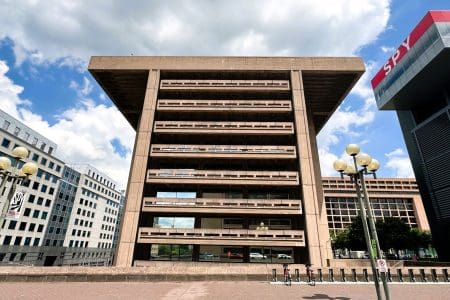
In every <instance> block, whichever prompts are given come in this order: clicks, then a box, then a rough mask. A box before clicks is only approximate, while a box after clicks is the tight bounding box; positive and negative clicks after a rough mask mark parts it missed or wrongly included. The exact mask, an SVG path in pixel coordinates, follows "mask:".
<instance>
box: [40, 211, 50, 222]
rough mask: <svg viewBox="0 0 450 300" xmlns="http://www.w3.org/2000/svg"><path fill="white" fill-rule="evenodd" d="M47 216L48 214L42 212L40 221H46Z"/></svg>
mask: <svg viewBox="0 0 450 300" xmlns="http://www.w3.org/2000/svg"><path fill="white" fill-rule="evenodd" d="M47 214H48V212H46V211H43V212H42V215H41V219H42V220H45V219H47Z"/></svg>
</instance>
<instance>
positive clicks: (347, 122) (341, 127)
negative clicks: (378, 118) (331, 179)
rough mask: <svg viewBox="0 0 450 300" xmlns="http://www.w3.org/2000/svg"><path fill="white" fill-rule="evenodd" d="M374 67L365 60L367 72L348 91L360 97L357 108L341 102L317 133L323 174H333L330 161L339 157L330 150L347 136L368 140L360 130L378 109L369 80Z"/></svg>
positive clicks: (359, 141)
mask: <svg viewBox="0 0 450 300" xmlns="http://www.w3.org/2000/svg"><path fill="white" fill-rule="evenodd" d="M373 70H374V64H373V63H368V64H366V73H364V75H363V76H362V77H361V79H360V80H359V81H358V83H357V84H356V86H355V87H354V88H353V90H352V92H351V93H352V94H354V95H356V96H357V97H358V98H359V99H360V100H361V105H360V108H358V109H354V110H351V108H348V107H347V108H346V107H342V106H340V107H339V108H338V109H337V110H336V112H335V113H334V114H333V115H332V116H331V118H330V119H329V120H328V122H327V123H326V124H325V126H324V127H323V128H322V130H321V131H320V133H319V135H318V137H317V141H318V148H319V157H320V168H321V172H322V175H323V176H334V175H336V171H335V170H334V169H333V167H332V164H333V161H334V160H335V159H337V158H338V157H337V156H336V155H335V154H334V153H333V151H332V148H333V146H335V145H337V144H339V143H340V142H341V141H342V140H344V139H349V138H351V139H352V142H353V143H357V144H359V145H362V144H366V143H368V142H369V141H368V140H367V137H365V136H362V135H361V133H360V132H361V131H363V130H362V128H363V127H365V126H368V125H370V124H372V122H373V121H374V119H375V114H376V112H377V108H376V105H375V98H374V96H373V91H372V88H371V87H370V83H369V79H370V78H371V75H372V73H373ZM341 158H344V159H345V156H341Z"/></svg>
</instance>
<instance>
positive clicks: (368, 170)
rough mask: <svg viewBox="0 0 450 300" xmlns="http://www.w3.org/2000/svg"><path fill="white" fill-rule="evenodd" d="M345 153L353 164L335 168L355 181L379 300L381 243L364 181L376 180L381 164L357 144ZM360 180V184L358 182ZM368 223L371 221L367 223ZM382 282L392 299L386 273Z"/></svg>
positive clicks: (340, 162) (342, 163)
mask: <svg viewBox="0 0 450 300" xmlns="http://www.w3.org/2000/svg"><path fill="white" fill-rule="evenodd" d="M345 152H346V153H347V154H348V155H350V156H351V157H352V160H353V162H352V163H347V162H346V161H345V160H342V159H338V160H336V161H335V162H334V163H333V167H334V169H335V170H336V171H338V172H339V173H340V174H341V178H343V177H344V176H343V175H344V174H345V175H348V176H350V178H351V179H352V180H353V182H354V184H355V190H356V195H357V199H358V204H359V209H360V217H361V221H362V225H363V230H364V237H365V241H366V246H367V250H368V252H369V257H370V264H371V267H372V274H373V277H374V283H375V289H376V292H377V297H378V299H382V298H381V292H380V285H379V282H378V272H377V269H376V265H375V258H377V259H381V249H380V243H379V241H378V235H377V231H376V228H375V222H374V219H373V214H372V208H371V205H370V200H369V197H368V194H367V189H366V184H365V180H364V175H368V174H370V175H373V176H374V178H376V174H375V172H376V171H377V170H378V169H379V167H380V163H379V162H378V161H377V160H376V159H373V158H372V157H371V156H370V155H368V154H366V153H361V152H360V147H359V146H358V145H356V144H349V145H347V147H346V148H345ZM358 165H359V166H360V167H362V169H360V170H358ZM358 180H359V182H358ZM360 185H361V188H362V191H363V195H364V202H365V205H364V202H363V199H362V196H361V188H360ZM366 209H367V215H368V218H367V217H366ZM367 221H369V222H368V223H369V224H368V223H367ZM369 230H370V233H369ZM371 235H372V238H373V240H374V242H375V245H376V252H377V253H376V255H375V257H374V253H373V251H372V239H371V238H370V236H371ZM381 280H382V281H383V288H384V294H385V297H386V299H387V300H389V299H390V297H389V288H388V285H387V280H386V276H385V274H384V272H381Z"/></svg>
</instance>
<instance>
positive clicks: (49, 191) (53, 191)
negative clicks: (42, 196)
mask: <svg viewBox="0 0 450 300" xmlns="http://www.w3.org/2000/svg"><path fill="white" fill-rule="evenodd" d="M54 193H55V188H52V187H51V188H50V189H49V190H48V194H49V195H53V194H54Z"/></svg>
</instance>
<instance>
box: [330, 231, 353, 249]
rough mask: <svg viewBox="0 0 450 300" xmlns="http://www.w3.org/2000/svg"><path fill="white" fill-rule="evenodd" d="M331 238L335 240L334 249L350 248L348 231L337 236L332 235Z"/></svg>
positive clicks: (340, 232)
mask: <svg viewBox="0 0 450 300" xmlns="http://www.w3.org/2000/svg"><path fill="white" fill-rule="evenodd" d="M331 238H332V240H333V248H334V249H346V248H350V244H349V241H348V229H345V230H342V231H339V232H338V233H336V234H331Z"/></svg>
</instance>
